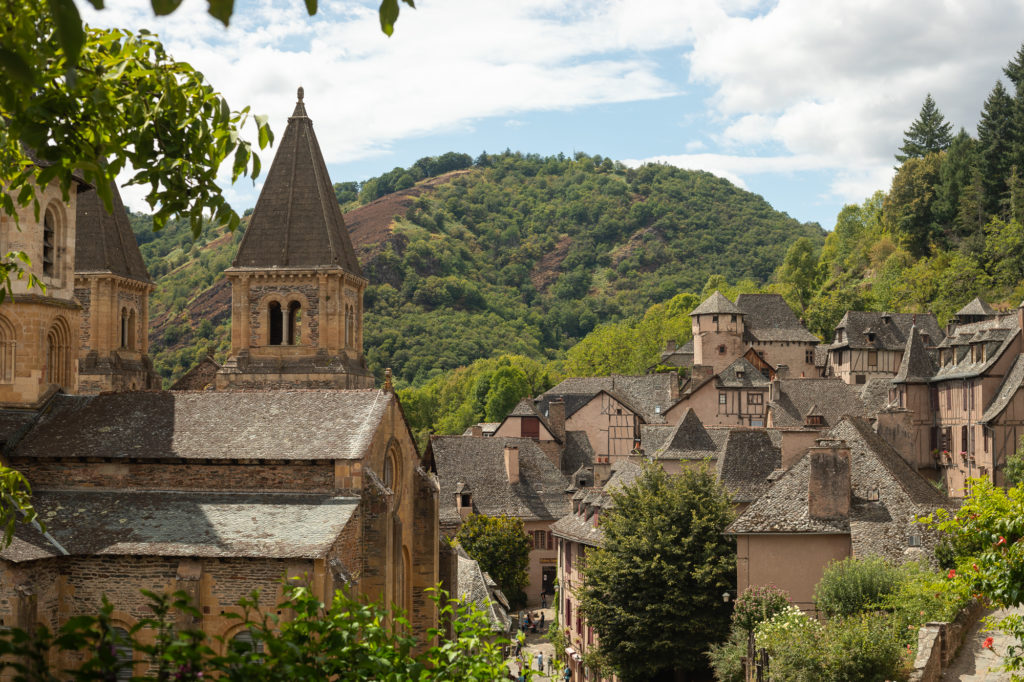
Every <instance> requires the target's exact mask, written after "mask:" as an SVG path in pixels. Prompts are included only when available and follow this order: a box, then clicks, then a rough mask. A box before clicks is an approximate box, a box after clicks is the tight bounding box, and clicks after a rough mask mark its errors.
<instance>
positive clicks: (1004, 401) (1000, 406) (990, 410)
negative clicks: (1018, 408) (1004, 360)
mask: <svg viewBox="0 0 1024 682" xmlns="http://www.w3.org/2000/svg"><path fill="white" fill-rule="evenodd" d="M1022 386H1024V355H1018V356H1017V358H1016V360H1014V362H1013V366H1012V367H1011V368H1010V371H1009V372H1007V373H1006V376H1005V377H1003V382H1002V383H1001V384H1000V385H999V391H998V392H997V393H996V395H995V397H994V398H993V399H992V402H991V403H989V405H988V407H987V408H986V409H985V414H983V415H982V416H981V419H980V420H979V421H980V422H981V423H983V424H987V423H989V422H991V421H994V420H995V419H996V418H998V417H999V415H1000V414H1002V412H1003V410H1005V409H1006V408H1007V406H1008V405H1009V404H1010V401H1011V400H1013V396H1015V395H1016V394H1017V391H1019V390H1020V389H1021V387H1022Z"/></svg>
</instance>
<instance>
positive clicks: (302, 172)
mask: <svg viewBox="0 0 1024 682" xmlns="http://www.w3.org/2000/svg"><path fill="white" fill-rule="evenodd" d="M303 96H304V92H303V89H302V88H301V87H300V88H299V90H298V101H297V102H296V103H295V111H294V112H293V113H292V115H291V116H290V117H289V118H288V127H286V128H285V130H284V135H282V136H281V143H280V146H279V147H278V149H277V155H276V156H275V157H274V162H273V163H272V164H271V166H270V172H269V173H267V180H266V182H265V183H264V184H263V190H262V191H261V192H260V198H259V199H258V200H257V202H256V208H255V209H254V210H253V213H252V216H251V217H250V219H249V226H248V227H247V228H246V230H245V236H244V237H243V238H242V243H241V245H239V247H238V255H237V256H235V261H234V263H233V265H234V266H235V267H240V268H273V267H293V268H295V267H297V268H303V267H307V268H316V267H329V266H338V267H341V268H342V269H343V270H345V271H347V272H350V273H352V274H354V275H358V276H362V269H361V268H360V267H359V261H358V259H357V258H356V254H355V250H354V249H353V248H352V241H351V240H350V239H349V236H348V230H347V229H346V227H345V221H344V220H343V219H342V217H341V209H340V208H339V207H338V200H337V198H336V196H335V194H334V186H333V185H332V184H331V178H330V176H329V175H328V173H327V164H325V163H324V157H323V154H321V153H320V144H319V143H318V142H317V140H316V135H315V134H314V132H313V122H312V121H311V120H310V119H309V117H308V116H307V115H306V105H305V104H304V103H303V101H302V100H303Z"/></svg>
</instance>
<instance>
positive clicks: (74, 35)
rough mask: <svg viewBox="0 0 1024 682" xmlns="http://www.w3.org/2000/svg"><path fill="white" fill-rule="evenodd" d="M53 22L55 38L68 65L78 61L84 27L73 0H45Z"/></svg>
mask: <svg viewBox="0 0 1024 682" xmlns="http://www.w3.org/2000/svg"><path fill="white" fill-rule="evenodd" d="M46 4H47V6H48V7H49V9H50V15H51V17H52V20H53V24H54V25H55V26H56V28H57V40H58V42H59V43H60V47H61V49H62V50H63V51H64V54H65V56H66V57H67V60H68V65H69V66H74V65H76V64H77V63H78V56H79V54H80V53H81V51H82V45H83V44H85V29H83V28H82V15H80V14H79V13H78V8H77V7H75V3H74V0H46Z"/></svg>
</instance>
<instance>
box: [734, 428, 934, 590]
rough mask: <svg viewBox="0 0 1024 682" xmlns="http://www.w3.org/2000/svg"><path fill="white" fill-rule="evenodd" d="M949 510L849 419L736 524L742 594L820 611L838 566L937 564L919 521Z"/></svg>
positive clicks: (882, 442) (880, 443) (915, 475)
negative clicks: (828, 573) (770, 594)
mask: <svg viewBox="0 0 1024 682" xmlns="http://www.w3.org/2000/svg"><path fill="white" fill-rule="evenodd" d="M950 504H951V503H950V501H949V500H948V498H946V496H945V495H943V494H942V493H941V492H940V491H939V490H938V489H936V488H935V486H933V485H932V484H931V483H929V482H928V481H927V480H925V479H924V478H922V477H921V476H920V475H919V474H918V473H917V472H916V471H915V470H914V469H913V468H912V467H911V466H909V465H908V464H907V463H906V462H905V461H904V459H903V458H902V457H901V456H900V454H899V453H898V452H896V451H895V450H894V449H893V447H892V446H891V445H890V444H889V443H888V442H887V441H886V440H885V439H884V438H882V437H881V436H879V435H878V434H877V433H875V431H874V430H873V429H872V428H871V425H870V424H869V423H868V422H867V421H866V420H865V419H863V418H860V417H847V418H843V419H842V420H841V421H840V422H839V423H838V424H836V425H835V426H834V427H833V428H831V429H829V430H828V431H827V432H826V433H824V434H822V438H820V439H818V441H816V443H815V445H814V447H811V448H809V449H808V450H807V452H806V453H805V454H804V455H803V456H802V457H800V458H799V460H798V461H797V462H796V463H795V464H793V465H792V466H791V467H790V468H789V469H788V470H787V471H785V473H783V474H781V476H779V477H778V479H777V480H775V481H774V482H773V483H772V484H771V486H770V487H769V488H768V490H767V491H766V492H764V494H762V495H761V496H760V497H759V498H758V499H757V500H756V501H754V502H753V503H752V504H751V505H750V506H749V507H747V508H746V510H745V511H744V512H743V513H742V514H741V515H740V516H739V518H737V519H736V521H734V522H733V523H732V524H731V525H730V526H729V528H728V529H727V531H726V532H727V533H729V534H731V535H734V536H735V537H736V573H737V590H738V591H739V592H740V593H742V592H743V590H745V589H746V588H747V587H749V586H751V585H769V584H771V585H777V586H778V587H781V588H782V589H784V590H786V591H787V592H789V594H790V596H791V598H792V600H793V602H794V603H796V604H797V605H799V606H800V607H801V608H803V609H805V610H812V609H813V608H814V605H813V595H814V587H815V585H817V584H818V581H819V580H820V579H821V576H822V574H823V572H824V569H825V566H826V565H828V563H829V562H830V561H833V560H840V559H844V558H847V557H851V556H853V557H867V556H881V557H883V558H885V559H887V560H889V561H893V562H898V563H899V562H904V561H926V562H927V561H931V560H932V559H931V557H932V556H933V550H934V546H935V542H936V540H937V536H936V535H935V534H934V533H933V532H930V531H928V530H927V529H925V528H924V527H923V526H921V525H920V524H918V523H917V522H916V519H917V518H918V516H921V515H927V514H931V513H933V512H934V511H935V510H936V509H938V508H939V507H943V506H948V505H950Z"/></svg>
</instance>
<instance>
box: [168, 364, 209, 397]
mask: <svg viewBox="0 0 1024 682" xmlns="http://www.w3.org/2000/svg"><path fill="white" fill-rule="evenodd" d="M219 369H220V364H219V363H218V362H217V361H216V360H214V359H213V357H212V356H210V355H207V356H206V357H205V358H203V359H202V360H201V361H199V362H197V363H196V364H195V365H194V366H193V367H192V369H190V370H189V371H187V372H185V373H184V374H183V375H182V376H181V378H180V379H178V380H177V381H175V382H174V383H173V384H171V389H170V390H172V391H202V390H205V389H207V388H210V387H212V386H213V385H214V382H216V380H217V370H219Z"/></svg>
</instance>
